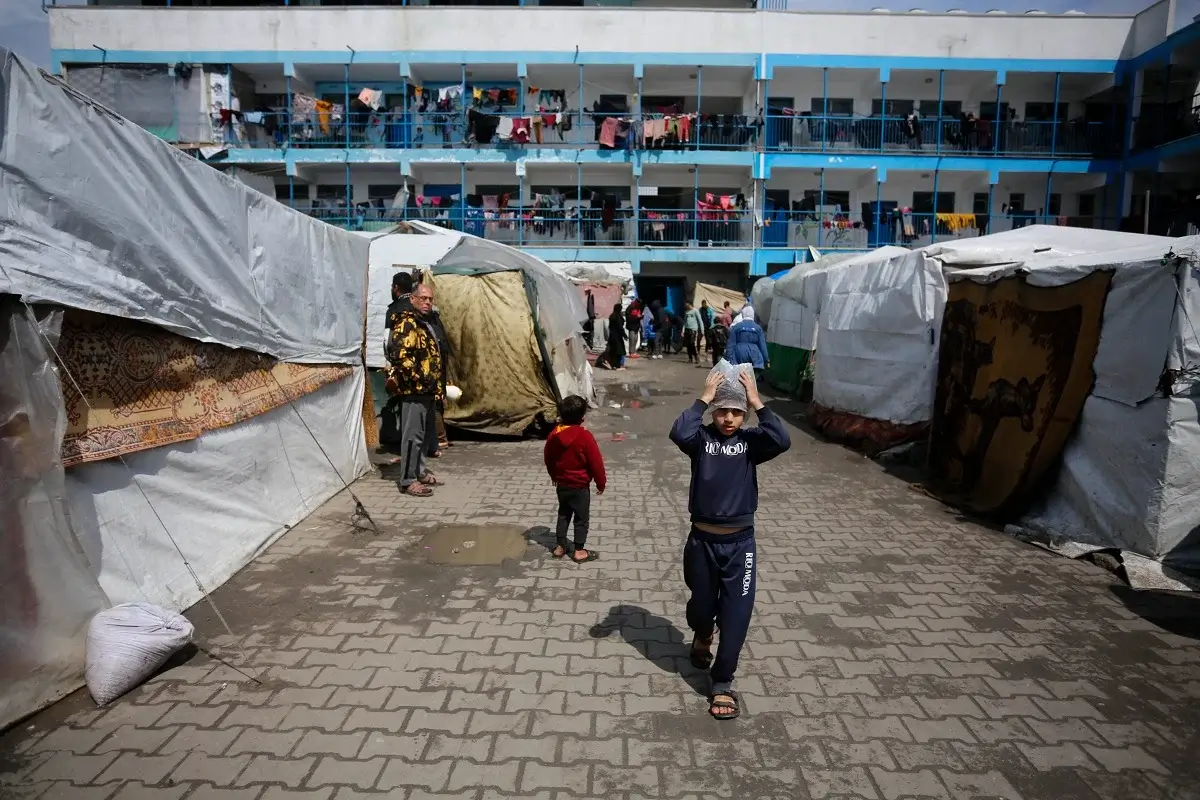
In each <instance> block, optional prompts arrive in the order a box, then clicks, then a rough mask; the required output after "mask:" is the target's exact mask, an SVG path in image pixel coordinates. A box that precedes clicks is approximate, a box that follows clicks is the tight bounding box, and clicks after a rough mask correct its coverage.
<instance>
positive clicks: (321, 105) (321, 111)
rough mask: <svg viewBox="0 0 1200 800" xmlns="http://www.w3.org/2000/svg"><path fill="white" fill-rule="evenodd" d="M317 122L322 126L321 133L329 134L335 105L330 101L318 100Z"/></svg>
mask: <svg viewBox="0 0 1200 800" xmlns="http://www.w3.org/2000/svg"><path fill="white" fill-rule="evenodd" d="M316 107H317V122H318V124H320V126H321V133H324V134H328V133H329V117H330V116H331V115H332V114H333V103H331V102H329V101H328V100H317V101H316Z"/></svg>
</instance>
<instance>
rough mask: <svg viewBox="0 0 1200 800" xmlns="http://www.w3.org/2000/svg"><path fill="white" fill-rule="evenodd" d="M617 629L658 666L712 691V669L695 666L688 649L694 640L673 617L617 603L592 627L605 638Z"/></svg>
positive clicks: (699, 689) (595, 635)
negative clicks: (708, 670) (689, 637)
mask: <svg viewBox="0 0 1200 800" xmlns="http://www.w3.org/2000/svg"><path fill="white" fill-rule="evenodd" d="M614 632H616V633H619V634H621V638H622V639H624V640H625V641H626V642H628V643H629V645H630V646H631V647H633V649H634V650H637V651H638V652H639V653H641V654H642V655H643V656H645V657H646V658H647V659H648V660H649V661H650V663H652V664H654V666H656V667H658V668H659V669H661V670H662V671H664V672H673V673H675V674H677V675H679V677H681V678H683V679H684V680H685V681H686V682H687V684H688V685H689V686H691V687H692V689H693V690H694V691H695V692H696V693H697V694H701V695H705V696H707V695H708V693H709V678H708V673H706V672H704V671H703V670H699V669H696V668H695V667H693V666H692V663H691V661H690V659H689V655H690V653H689V652H688V648H689V647H691V640H690V639H686V638H684V635H683V633H682V632H681V631H680V630H679V629H678V628H676V627H675V626H674V625H673V624H672V623H671V621H670V620H668V619H664V618H663V617H659V616H656V615H654V614H651V613H650V612H649V611H647V610H646V609H644V608H640V607H639V606H625V605H621V606H613V607H612V608H610V609H609V610H608V616H606V617H605V618H604V619H603V620H601V621H600V622H597V623H596V624H595V625H593V626H592V627H591V629H590V630H589V631H588V633H589V634H591V636H592V638H593V639H604V638H607V637H608V636H610V635H611V634H612V633H614Z"/></svg>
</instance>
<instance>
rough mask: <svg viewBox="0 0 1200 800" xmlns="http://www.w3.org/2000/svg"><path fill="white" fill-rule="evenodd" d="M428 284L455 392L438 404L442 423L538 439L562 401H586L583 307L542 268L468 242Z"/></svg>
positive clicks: (489, 245)
mask: <svg viewBox="0 0 1200 800" xmlns="http://www.w3.org/2000/svg"><path fill="white" fill-rule="evenodd" d="M433 282H434V287H435V291H436V292H437V300H436V301H437V306H438V309H439V311H440V313H441V317H442V323H443V324H444V325H445V328H446V334H447V336H448V338H449V339H450V345H451V347H452V348H453V351H454V356H453V358H452V359H451V361H450V371H449V381H450V382H451V383H452V384H454V385H455V386H458V387H459V388H460V389H462V391H463V395H462V397H461V398H460V399H459V400H458V402H455V403H448V404H447V405H446V424H448V425H452V426H455V427H459V428H465V429H468V430H473V431H479V432H482V433H491V434H506V435H536V434H538V433H541V432H544V431H545V430H546V429H547V428H548V426H549V425H551V424H553V422H554V420H555V418H556V406H557V402H558V400H560V399H561V398H562V397H565V396H567V395H572V394H577V395H581V396H583V397H585V398H586V399H588V400H589V402H590V401H592V400H593V397H592V381H591V367H590V366H589V365H588V363H587V357H586V350H585V346H584V343H583V336H582V322H583V320H584V319H586V317H587V313H586V310H585V309H584V305H583V301H582V299H581V298H580V294H579V292H578V291H576V289H575V287H574V286H572V285H571V283H570V282H569V281H568V280H567V279H566V278H564V277H563V276H561V275H559V274H557V273H555V272H554V271H552V270H551V269H550V267H548V266H547V265H546V264H545V262H543V261H541V260H539V259H537V258H534V257H533V256H530V255H528V254H526V253H522V252H521V251H519V250H516V249H514V248H511V247H506V246H504V245H501V244H497V243H495V242H488V241H485V240H483V239H477V238H475V237H473V236H466V237H463V238H462V239H461V240H460V241H459V242H458V244H456V245H455V246H454V248H453V249H452V250H451V251H450V252H449V253H447V254H446V255H445V256H444V257H443V258H442V259H440V260H439V261H438V263H437V264H436V265H435V266H434V268H433Z"/></svg>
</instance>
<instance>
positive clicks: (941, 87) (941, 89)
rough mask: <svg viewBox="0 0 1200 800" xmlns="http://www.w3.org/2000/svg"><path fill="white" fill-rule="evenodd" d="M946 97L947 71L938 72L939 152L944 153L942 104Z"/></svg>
mask: <svg viewBox="0 0 1200 800" xmlns="http://www.w3.org/2000/svg"><path fill="white" fill-rule="evenodd" d="M945 96H946V70H944V69H939V70H938V115H937V152H938V154H941V152H942V114H943V113H944V112H943V111H942V103H943V98H944V97H945Z"/></svg>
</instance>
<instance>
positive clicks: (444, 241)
mask: <svg viewBox="0 0 1200 800" xmlns="http://www.w3.org/2000/svg"><path fill="white" fill-rule="evenodd" d="M405 227H406V228H407V229H408V230H410V231H412V232H404V230H400V231H383V232H380V233H371V234H359V235H360V236H364V237H366V238H368V239H370V242H371V255H370V263H371V278H370V288H369V289H368V290H367V366H368V367H371V368H372V369H383V368H384V367H386V366H387V360H386V359H384V357H383V345H384V342H385V340H386V338H387V336H386V332H385V330H384V320H385V319H386V318H387V308H388V306H389V305H391V302H392V276H394V275H395V274H396V273H397V272H400V271H410V270H412V269H413V268H414V267H415V268H419V269H422V270H426V269H431V268H432V267H433V265H434V264H436V263H437V262H438V260H439V259H440V258H441V257H442V256H444V255H446V253H449V252H450V250H451V248H453V247H454V245H456V244H458V240H459V239H461V238H463V235H464V234H461V233H458V232H456V231H450V230H446V229H445V228H439V227H438V226H436V225H430V224H428V223H424V222H409V223H406V226H405ZM384 399H386V398H384ZM380 401H381V398H376V402H380Z"/></svg>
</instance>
